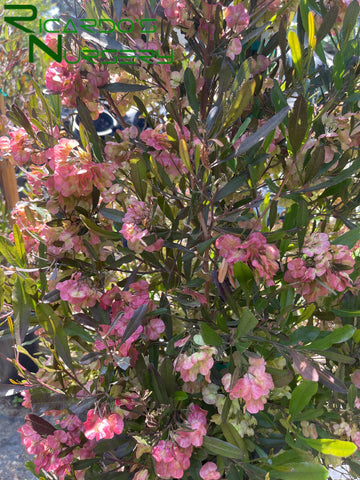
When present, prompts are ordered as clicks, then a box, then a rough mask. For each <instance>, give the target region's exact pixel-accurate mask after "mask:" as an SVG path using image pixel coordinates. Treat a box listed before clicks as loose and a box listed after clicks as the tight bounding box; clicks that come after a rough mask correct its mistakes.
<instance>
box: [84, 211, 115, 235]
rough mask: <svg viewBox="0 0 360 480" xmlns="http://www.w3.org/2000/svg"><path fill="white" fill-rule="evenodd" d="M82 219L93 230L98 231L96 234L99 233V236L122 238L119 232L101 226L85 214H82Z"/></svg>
mask: <svg viewBox="0 0 360 480" xmlns="http://www.w3.org/2000/svg"><path fill="white" fill-rule="evenodd" d="M80 219H81V221H82V222H83V223H84V225H85V226H86V227H87V228H88V229H89V230H90V231H91V232H93V233H96V235H99V237H103V238H109V239H111V240H121V239H122V236H121V235H120V234H119V233H117V232H113V231H112V230H105V228H101V227H99V226H98V225H96V223H95V222H93V221H92V220H90V218H86V217H85V216H84V215H80Z"/></svg>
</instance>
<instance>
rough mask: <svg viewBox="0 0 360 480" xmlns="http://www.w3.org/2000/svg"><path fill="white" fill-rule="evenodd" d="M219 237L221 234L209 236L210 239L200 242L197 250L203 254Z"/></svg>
mask: <svg viewBox="0 0 360 480" xmlns="http://www.w3.org/2000/svg"><path fill="white" fill-rule="evenodd" d="M218 237H219V235H216V237H214V238H209V240H205V242H201V243H199V244H198V245H197V246H196V248H197V251H198V252H199V254H200V255H202V254H203V253H204V252H205V250H206V249H208V248H209V247H210V245H212V244H213V243H214V242H215V241H216V239H217V238H218Z"/></svg>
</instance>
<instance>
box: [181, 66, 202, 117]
mask: <svg viewBox="0 0 360 480" xmlns="http://www.w3.org/2000/svg"><path fill="white" fill-rule="evenodd" d="M184 84H185V90H186V95H187V97H188V99H189V104H190V107H191V108H192V109H193V110H194V113H195V115H196V116H198V115H199V101H198V98H197V95H196V80H195V77H194V74H193V72H192V70H191V68H189V67H188V68H187V69H186V70H185V73H184Z"/></svg>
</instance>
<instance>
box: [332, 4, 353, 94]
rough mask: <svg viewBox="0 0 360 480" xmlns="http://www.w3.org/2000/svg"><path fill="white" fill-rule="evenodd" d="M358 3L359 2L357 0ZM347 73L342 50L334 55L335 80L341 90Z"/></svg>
mask: <svg viewBox="0 0 360 480" xmlns="http://www.w3.org/2000/svg"><path fill="white" fill-rule="evenodd" d="M356 3H357V2H356ZM344 73H345V63H344V56H343V54H342V53H341V52H337V54H336V55H335V57H334V66H333V80H334V85H335V88H336V90H340V89H341V87H342V85H343V78H344Z"/></svg>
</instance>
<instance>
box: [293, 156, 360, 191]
mask: <svg viewBox="0 0 360 480" xmlns="http://www.w3.org/2000/svg"><path fill="white" fill-rule="evenodd" d="M359 168H360V161H359V159H356V160H355V161H354V163H353V164H352V165H351V167H349V168H347V169H346V170H343V171H342V172H340V173H338V174H337V175H335V176H334V177H331V178H329V180H326V182H322V183H319V184H317V185H312V186H311V187H307V188H303V189H302V190H299V193H303V192H312V191H315V190H322V189H323V188H327V187H331V186H332V185H337V184H338V183H341V182H343V181H344V180H346V179H347V178H351V177H352V176H353V174H354V173H355V172H357V171H358V170H359Z"/></svg>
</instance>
